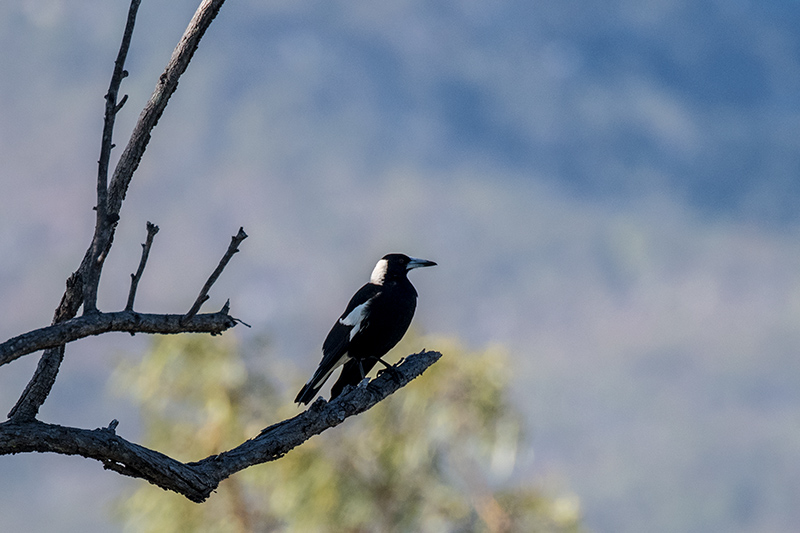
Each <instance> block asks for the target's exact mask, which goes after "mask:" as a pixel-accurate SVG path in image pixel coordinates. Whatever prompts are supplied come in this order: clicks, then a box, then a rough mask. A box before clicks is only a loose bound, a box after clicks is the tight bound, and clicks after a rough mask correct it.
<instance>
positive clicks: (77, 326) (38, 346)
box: [0, 310, 239, 366]
mask: <svg viewBox="0 0 800 533" xmlns="http://www.w3.org/2000/svg"><path fill="white" fill-rule="evenodd" d="M237 323H239V320H237V319H236V318H234V317H232V316H230V315H229V314H228V313H227V311H224V310H223V311H220V312H217V313H203V314H199V315H195V316H193V317H192V318H191V319H189V320H185V315H176V314H150V313H136V312H134V311H129V310H125V311H117V312H115V313H101V312H98V313H94V314H92V315H81V316H79V317H76V318H72V319H70V320H66V321H64V322H59V323H58V324H53V325H51V326H47V327H44V328H39V329H35V330H33V331H29V332H27V333H23V334H22V335H17V336H16V337H14V338H12V339H8V340H7V341H5V342H4V343H2V344H0V366H2V365H4V364H6V363H10V362H11V361H14V360H16V359H19V358H20V357H22V356H24V355H26V354H29V353H33V352H36V351H38V350H42V349H48V348H53V347H56V346H59V345H61V344H64V343H68V342H72V341H75V340H78V339H83V338H85V337H91V336H93V335H100V334H102V333H108V332H109V331H120V332H126V333H153V334H173V333H210V334H211V335H219V334H221V333H222V332H224V331H226V330H228V329H230V328H232V327H234V326H235V325H236V324H237Z"/></svg>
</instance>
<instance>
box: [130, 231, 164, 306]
mask: <svg viewBox="0 0 800 533" xmlns="http://www.w3.org/2000/svg"><path fill="white" fill-rule="evenodd" d="M156 233H158V226H156V225H155V224H153V223H152V222H150V221H148V222H147V238H146V239H145V241H144V244H142V258H141V259H140V260H139V268H138V269H136V274H131V290H130V292H129V293H128V303H127V304H126V305H125V310H126V311H133V300H134V298H136V288H137V287H138V286H139V280H140V279H142V274H143V273H144V267H145V265H146V264H147V257H148V256H149V255H150V247H151V246H152V245H153V237H155V236H156Z"/></svg>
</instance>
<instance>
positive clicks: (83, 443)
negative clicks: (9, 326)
mask: <svg viewBox="0 0 800 533" xmlns="http://www.w3.org/2000/svg"><path fill="white" fill-rule="evenodd" d="M440 357H441V354H440V353H439V352H426V351H424V350H423V351H422V352H421V353H418V354H414V355H410V356H408V357H406V358H405V360H404V361H403V362H402V363H401V364H399V365H398V366H396V367H395V368H396V370H397V376H396V377H393V376H392V374H391V373H388V372H387V373H385V374H382V375H380V376H378V377H377V378H375V379H373V380H371V381H369V382H368V383H367V384H366V386H362V385H359V386H357V387H354V388H351V389H350V390H346V391H345V392H344V393H343V394H342V395H340V396H339V397H338V398H336V399H335V400H333V401H331V402H326V401H325V400H323V399H318V400H317V401H315V402H314V403H313V404H311V406H310V407H309V408H308V409H307V410H306V411H304V412H303V413H300V414H299V415H297V416H295V417H294V418H290V419H288V420H284V421H283V422H279V423H277V424H274V425H272V426H270V427H268V428H266V429H264V430H262V431H261V433H260V434H259V435H258V436H256V437H254V438H252V439H250V440H248V441H245V442H244V443H242V444H241V445H239V446H237V447H236V448H234V449H232V450H228V451H226V452H222V453H220V454H218V455H212V456H210V457H207V458H205V459H203V460H201V461H198V462H191V463H181V462H180V461H177V460H175V459H172V458H170V457H168V456H166V455H164V454H162V453H159V452H157V451H154V450H150V449H148V448H145V447H143V446H140V445H138V444H134V443H132V442H129V441H127V440H125V439H123V438H122V437H119V436H118V435H116V433H115V431H114V428H116V424H115V422H116V421H113V422H112V423H111V424H109V427H108V428H102V429H94V430H88V429H78V428H69V427H63V426H58V425H54V424H45V423H43V422H39V421H25V422H14V421H8V422H4V423H2V424H0V455H2V454H8V453H18V452H55V453H61V454H67V455H80V456H83V457H87V458H90V459H97V460H98V461H100V462H102V463H103V466H104V467H105V468H107V469H109V470H113V471H115V472H118V473H120V474H122V475H126V476H131V477H137V478H142V479H146V480H147V481H149V482H150V483H152V484H154V485H157V486H159V487H161V488H163V489H165V490H171V491H174V492H177V493H179V494H182V495H184V496H186V497H187V498H188V499H190V500H192V501H194V502H202V501H205V500H206V498H208V496H209V495H210V494H211V492H213V491H214V490H215V489H216V488H217V486H218V485H219V483H220V482H221V481H222V480H224V479H226V478H227V477H229V476H231V475H232V474H235V473H236V472H239V471H241V470H244V469H245V468H248V467H250V466H253V465H257V464H261V463H266V462H269V461H274V460H276V459H280V458H281V457H283V456H284V455H285V454H286V453H287V452H288V451H289V450H291V449H292V448H295V447H297V446H299V445H300V444H302V443H303V442H305V441H307V440H308V439H310V438H311V437H313V436H314V435H318V434H320V433H322V432H323V431H325V430H326V429H329V428H332V427H335V426H338V425H339V424H341V423H342V422H343V421H344V420H345V419H347V418H348V417H350V416H353V415H357V414H359V413H363V412H364V411H366V410H367V409H369V408H371V407H372V406H374V405H375V404H377V403H378V402H380V401H382V400H383V399H385V398H386V397H387V396H389V395H390V394H392V393H393V392H395V391H396V390H398V389H400V388H401V387H403V386H405V385H406V384H408V383H409V382H410V381H411V380H413V379H414V378H416V377H418V376H419V375H421V374H422V373H423V372H424V371H425V370H426V369H427V368H428V367H430V366H431V365H432V364H433V363H435V362H436V361H438V360H439V358H440Z"/></svg>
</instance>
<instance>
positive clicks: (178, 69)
mask: <svg viewBox="0 0 800 533" xmlns="http://www.w3.org/2000/svg"><path fill="white" fill-rule="evenodd" d="M224 3H225V0H203V2H201V4H200V6H199V7H198V8H197V11H196V12H195V14H194V16H193V17H192V20H191V21H190V22H189V26H188V27H187V28H186V31H184V33H183V36H182V37H181V40H180V41H179V42H178V45H177V46H176V47H175V50H174V51H173V52H172V57H171V58H170V60H169V63H167V68H166V69H165V70H164V72H163V73H162V74H161V76H160V77H159V78H158V83H157V84H156V88H155V90H154V91H153V95H152V96H151V97H150V100H149V101H148V102H147V104H146V105H145V106H144V109H143V110H142V113H141V114H140V115H139V120H138V122H137V123H136V126H135V127H134V128H133V133H132V134H131V138H130V140H129V141H128V145H127V146H126V147H125V150H124V151H123V152H122V155H121V156H120V159H119V162H118V163H117V167H116V169H115V170H114V176H113V177H112V178H111V185H110V186H109V193H108V213H109V215H112V216H113V215H119V211H120V208H121V206H122V202H123V200H125V194H126V192H127V191H128V185H129V184H130V181H131V178H132V177H133V173H134V172H135V171H136V169H137V168H138V166H139V163H140V162H141V160H142V155H144V151H145V148H146V147H147V143H148V142H150V135H151V132H152V131H153V128H154V127H155V125H156V123H158V120H159V118H161V115H162V113H163V112H164V109H165V108H166V107H167V103H168V102H169V98H170V97H171V96H172V93H174V92H175V89H177V88H178V80H179V79H180V77H181V75H182V74H183V73H184V72H185V71H186V67H188V66H189V61H191V59H192V56H193V55H194V52H195V51H196V50H197V46H198V45H199V44H200V39H202V37H203V35H204V34H205V32H206V30H207V29H208V27H209V25H211V22H212V21H213V20H214V17H216V16H217V13H219V10H220V8H221V7H222V4H224Z"/></svg>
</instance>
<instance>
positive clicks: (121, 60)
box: [83, 0, 141, 313]
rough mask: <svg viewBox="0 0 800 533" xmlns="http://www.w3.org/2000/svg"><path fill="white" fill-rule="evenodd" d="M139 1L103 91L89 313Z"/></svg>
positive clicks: (103, 247) (109, 222) (105, 237)
mask: <svg viewBox="0 0 800 533" xmlns="http://www.w3.org/2000/svg"><path fill="white" fill-rule="evenodd" d="M140 3H141V0H131V5H130V7H129V9H128V20H127V22H126V23H125V31H124V32H123V34H122V43H121V44H120V47H119V52H118V53H117V59H116V61H114V72H113V73H112V75H111V82H110V83H109V86H108V92H107V93H106V96H105V99H106V112H105V120H104V121H103V135H102V137H101V141H100V160H99V161H98V162H97V205H96V206H95V211H96V216H95V218H96V220H95V230H94V238H93V239H92V244H91V246H90V248H89V251H88V254H89V255H90V258H89V261H88V262H87V263H86V265H87V268H86V271H85V274H84V289H83V312H84V313H93V312H95V311H97V287H98V285H99V284H100V272H101V271H102V269H103V262H104V260H105V255H106V254H107V253H108V250H109V249H110V248H111V241H112V240H113V230H112V229H111V227H112V226H114V225H116V223H117V220H119V215H118V214H115V215H113V216H109V213H108V163H109V160H110V159H111V150H112V148H114V144H113V134H114V121H115V119H116V118H117V113H118V112H119V110H120V109H121V108H122V105H123V104H124V103H125V101H126V100H127V98H123V101H122V102H120V103H119V104H117V94H118V93H119V87H120V85H121V84H122V80H123V79H124V78H125V77H126V76H127V75H128V72H127V71H126V70H125V59H126V58H127V56H128V49H129V48H130V44H131V38H132V37H133V27H134V25H135V24H136V13H137V12H138V11H139V4H140Z"/></svg>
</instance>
